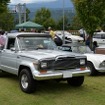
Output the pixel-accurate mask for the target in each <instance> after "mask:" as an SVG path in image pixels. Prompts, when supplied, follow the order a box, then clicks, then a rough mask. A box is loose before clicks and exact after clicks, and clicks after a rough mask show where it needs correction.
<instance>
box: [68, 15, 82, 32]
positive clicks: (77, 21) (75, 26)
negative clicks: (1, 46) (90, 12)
mask: <svg viewBox="0 0 105 105" xmlns="http://www.w3.org/2000/svg"><path fill="white" fill-rule="evenodd" d="M81 27H82V24H81V21H80V19H79V18H78V16H77V15H75V16H74V17H73V20H72V23H71V25H70V29H74V30H78V29H80V28H81Z"/></svg>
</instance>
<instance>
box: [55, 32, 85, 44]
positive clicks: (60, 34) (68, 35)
mask: <svg viewBox="0 0 105 105" xmlns="http://www.w3.org/2000/svg"><path fill="white" fill-rule="evenodd" d="M63 33H64V35H63ZM55 34H56V35H57V36H58V37H59V38H60V39H62V40H63V36H64V37H65V42H66V43H71V42H78V41H83V38H82V37H80V36H77V35H72V34H71V33H69V32H67V31H64V32H63V31H55Z"/></svg>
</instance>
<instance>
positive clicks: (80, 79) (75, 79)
mask: <svg viewBox="0 0 105 105" xmlns="http://www.w3.org/2000/svg"><path fill="white" fill-rule="evenodd" d="M67 82H68V84H70V85H71V86H81V85H82V84H83V82H84V76H80V77H72V78H68V79H67Z"/></svg>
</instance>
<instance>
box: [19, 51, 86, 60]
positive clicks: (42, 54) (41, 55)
mask: <svg viewBox="0 0 105 105" xmlns="http://www.w3.org/2000/svg"><path fill="white" fill-rule="evenodd" d="M21 56H24V57H30V58H34V59H38V60H40V59H47V58H55V57H79V58H83V57H86V56H84V55H82V54H77V53H72V52H66V51H61V50H34V51H22V52H21Z"/></svg>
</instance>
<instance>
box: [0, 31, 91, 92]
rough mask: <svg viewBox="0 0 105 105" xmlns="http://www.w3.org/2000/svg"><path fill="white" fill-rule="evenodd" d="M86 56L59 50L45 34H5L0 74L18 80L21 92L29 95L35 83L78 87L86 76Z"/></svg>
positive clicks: (1, 52) (0, 57)
mask: <svg viewBox="0 0 105 105" xmlns="http://www.w3.org/2000/svg"><path fill="white" fill-rule="evenodd" d="M86 62H87V59H86V56H84V55H82V54H74V53H68V52H64V51H60V50H58V48H57V46H56V44H55V43H54V41H53V40H52V38H51V36H50V35H47V34H45V33H33V32H32V33H30V32H21V33H8V34H7V40H6V44H5V47H4V49H2V50H0V70H2V71H3V72H8V73H11V74H14V75H16V76H18V77H19V84H20V88H21V90H22V91H23V92H26V93H32V92H34V91H35V89H36V81H37V82H38V81H44V80H51V79H52V80H66V81H67V83H68V84H70V85H71V86H81V85H82V84H83V82H84V76H85V75H89V73H90V70H88V69H87V67H86Z"/></svg>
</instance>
